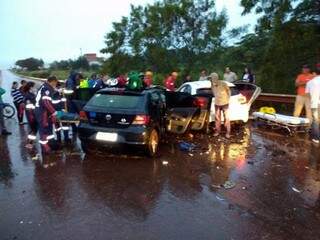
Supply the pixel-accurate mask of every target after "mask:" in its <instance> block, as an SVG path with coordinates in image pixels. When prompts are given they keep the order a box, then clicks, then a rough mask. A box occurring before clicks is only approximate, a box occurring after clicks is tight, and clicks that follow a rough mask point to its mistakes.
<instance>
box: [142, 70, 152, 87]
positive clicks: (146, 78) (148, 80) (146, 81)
mask: <svg viewBox="0 0 320 240" xmlns="http://www.w3.org/2000/svg"><path fill="white" fill-rule="evenodd" d="M152 77H153V73H152V72H151V71H146V73H145V74H144V79H143V83H144V86H145V87H150V86H151V85H152V82H153V80H152Z"/></svg>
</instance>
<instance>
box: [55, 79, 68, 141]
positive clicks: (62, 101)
mask: <svg viewBox="0 0 320 240" xmlns="http://www.w3.org/2000/svg"><path fill="white" fill-rule="evenodd" d="M66 101H67V99H66V98H65V97H64V96H63V94H62V88H61V84H60V83H58V84H57V87H56V91H55V92H54V94H53V97H52V103H53V106H54V108H55V110H56V111H57V113H58V115H61V114H62V113H63V112H66ZM54 127H55V132H56V136H57V141H58V143H59V144H61V143H62V137H61V132H63V137H64V142H65V143H70V142H71V140H70V139H69V126H68V124H66V123H60V122H58V121H57V122H56V123H55V125H54Z"/></svg>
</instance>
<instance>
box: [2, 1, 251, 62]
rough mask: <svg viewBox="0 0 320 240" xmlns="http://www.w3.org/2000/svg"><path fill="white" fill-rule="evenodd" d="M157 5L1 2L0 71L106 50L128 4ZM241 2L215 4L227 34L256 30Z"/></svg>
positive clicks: (139, 2)
mask: <svg viewBox="0 0 320 240" xmlns="http://www.w3.org/2000/svg"><path fill="white" fill-rule="evenodd" d="M152 2H154V1H153V0H116V1H107V0H0V68H3V67H8V66H10V65H12V63H14V62H15V61H16V60H17V59H22V58H27V57H36V58H42V59H43V60H44V61H45V62H51V61H53V60H60V59H68V58H76V57H78V56H79V55H80V48H81V49H82V53H89V52H96V53H99V51H100V49H101V48H103V47H104V42H103V40H104V35H105V34H106V32H107V31H110V30H111V27H112V25H111V23H112V22H114V21H118V20H120V19H121V17H122V16H127V15H128V14H129V11H130V4H134V5H145V4H147V3H152ZM239 2H240V1H239V0H216V5H217V9H218V10H219V11H220V10H222V9H223V8H224V7H225V8H226V9H227V13H228V16H229V28H230V27H236V26H241V25H244V24H251V25H254V23H255V17H254V16H252V15H248V16H245V17H242V16H241V11H242V8H241V7H240V6H239Z"/></svg>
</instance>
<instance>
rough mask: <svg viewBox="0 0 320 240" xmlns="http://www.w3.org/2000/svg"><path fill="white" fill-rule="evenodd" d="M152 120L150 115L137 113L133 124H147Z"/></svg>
mask: <svg viewBox="0 0 320 240" xmlns="http://www.w3.org/2000/svg"><path fill="white" fill-rule="evenodd" d="M149 122H150V116H148V115H136V117H135V118H134V120H133V122H132V124H133V125H147V124H149Z"/></svg>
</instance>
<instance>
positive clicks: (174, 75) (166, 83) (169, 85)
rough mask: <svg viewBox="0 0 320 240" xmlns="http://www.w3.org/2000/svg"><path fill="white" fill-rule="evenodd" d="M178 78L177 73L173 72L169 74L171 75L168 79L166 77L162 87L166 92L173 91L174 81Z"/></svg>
mask: <svg viewBox="0 0 320 240" xmlns="http://www.w3.org/2000/svg"><path fill="white" fill-rule="evenodd" d="M177 78H178V73H177V72H173V73H171V75H170V76H169V77H167V78H166V79H165V81H164V86H165V87H166V89H167V90H168V91H174V90H175V85H176V81H177Z"/></svg>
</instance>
